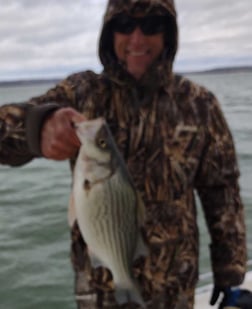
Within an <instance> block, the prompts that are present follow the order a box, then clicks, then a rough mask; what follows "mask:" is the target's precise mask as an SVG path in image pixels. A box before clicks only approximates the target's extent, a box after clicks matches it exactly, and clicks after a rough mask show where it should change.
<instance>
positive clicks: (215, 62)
mask: <svg viewBox="0 0 252 309" xmlns="http://www.w3.org/2000/svg"><path fill="white" fill-rule="evenodd" d="M106 3H107V1H106V0H75V1H71V0H8V1H6V0H0V8H1V9H0V42H1V43H0V81H3V80H16V79H32V78H64V77H66V76H67V75H69V74H71V73H73V72H78V71H83V70H86V69H91V70H94V71H96V72H99V71H100V70H101V69H102V67H101V65H100V62H99V58H98V55H97V46H98V45H97V44H98V40H99V33H100V30H101V25H102V18H103V14H104V11H105V8H106ZM175 3H176V8H177V13H178V25H179V50H178V53H177V56H176V59H175V64H174V69H175V71H177V72H188V71H195V70H196V71H198V70H204V69H211V68H216V67H226V66H240V65H252V1H251V0H239V1H237V0H222V1H220V0H175Z"/></svg>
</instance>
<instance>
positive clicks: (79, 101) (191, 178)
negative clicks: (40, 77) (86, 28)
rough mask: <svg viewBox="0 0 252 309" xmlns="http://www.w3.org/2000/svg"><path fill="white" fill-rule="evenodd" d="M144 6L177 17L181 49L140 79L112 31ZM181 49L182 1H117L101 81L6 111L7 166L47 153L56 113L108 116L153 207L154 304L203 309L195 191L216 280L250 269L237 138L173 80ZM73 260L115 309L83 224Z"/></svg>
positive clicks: (110, 12) (68, 83)
mask: <svg viewBox="0 0 252 309" xmlns="http://www.w3.org/2000/svg"><path fill="white" fill-rule="evenodd" d="M138 5H139V6H138ZM142 5H143V6H142ZM138 8H141V10H142V9H143V8H145V9H146V11H147V12H149V11H151V10H154V11H155V12H157V13H159V12H161V13H162V12H166V13H167V16H168V18H169V19H170V21H171V20H172V22H173V27H172V29H173V32H172V34H173V37H172V36H170V39H171V41H172V42H173V45H172V47H169V49H168V50H166V51H165V56H164V57H161V59H159V60H158V62H157V63H155V65H154V66H152V67H151V68H150V69H149V71H151V72H149V71H148V72H147V73H146V74H145V76H143V78H142V79H141V80H140V81H139V82H136V81H135V80H134V79H133V78H132V77H131V76H130V75H129V74H128V73H127V72H126V71H125V68H124V65H123V64H117V63H116V61H115V59H114V57H115V56H114V55H113V53H112V47H111V46H110V45H109V44H110V43H109V42H110V41H111V37H110V36H111V31H110V28H109V26H110V20H111V18H112V17H113V16H114V15H115V14H117V13H119V12H120V11H129V12H131V10H135V9H138ZM106 44H107V45H106ZM111 44H112V43H111ZM176 49H177V26H176V13H175V9H174V5H173V2H172V1H170V0H166V1H165V0H163V1H162V0H160V1H157V0H155V1H154V0H153V1H151V0H149V1H133V0H131V1H130V0H129V1H113V0H111V1H110V2H109V5H108V8H107V13H106V15H105V21H104V27H103V30H102V34H101V40H100V58H101V61H102V63H103V65H104V71H103V72H102V73H101V74H95V73H93V72H91V71H87V72H82V73H77V74H74V75H71V76H70V77H68V78H67V79H65V80H63V81H62V82H61V83H59V84H58V85H57V86H56V87H55V88H53V89H50V90H49V91H48V92H47V93H46V94H45V95H42V96H40V97H37V98H33V99H31V100H30V101H28V102H25V103H23V104H8V105H5V106H3V107H1V109H0V133H1V135H0V162H1V163H3V164H9V165H13V166H15V165H21V164H24V163H26V162H28V161H30V160H31V159H33V158H34V157H37V156H39V146H38V145H39V131H40V128H41V124H42V123H43V119H44V117H45V116H46V115H47V113H48V111H49V112H51V111H52V110H53V109H55V108H58V107H61V106H71V107H73V108H75V109H76V110H78V111H80V112H81V113H84V114H85V116H86V117H87V118H90V119H91V118H95V117H98V116H103V117H105V118H106V120H107V121H108V123H109V125H110V128H111V131H112V133H113V135H114V137H115V140H116V142H117V144H118V147H119V149H120V150H121V152H122V154H123V156H124V158H125V161H126V163H127V165H128V168H129V171H130V173H131V174H132V177H133V179H134V182H135V184H136V187H137V189H138V190H139V191H140V192H141V194H142V196H143V199H144V202H145V206H146V212H147V220H146V224H145V228H144V234H145V238H146V241H147V242H148V245H149V247H150V255H149V256H148V257H147V258H139V259H138V260H136V261H135V264H134V273H135V276H136V277H137V279H138V281H139V282H140V285H141V287H142V289H143V296H144V298H145V299H146V301H151V304H152V306H154V305H155V306H156V307H157V308H159V306H160V308H163V307H162V306H161V305H160V303H161V299H164V301H163V306H164V308H174V306H175V304H178V299H179V301H180V302H181V303H185V304H187V305H184V307H183V306H182V307H181V308H192V306H193V293H194V288H195V284H196V282H197V279H198V254H199V244H198V228H197V223H196V207H195V197H194V190H197V192H198V194H199V197H200V199H201V202H202V207H203V210H204V213H205V217H206V222H207V225H208V228H209V232H210V236H211V244H210V254H211V261H212V269H213V273H214V280H215V282H216V283H217V284H218V285H220V286H233V285H238V284H240V283H241V282H242V281H243V278H244V274H245V271H246V239H245V225H244V213H243V206H242V202H241V199H240V195H239V186H238V177H239V171H238V166H237V160H236V154H235V150H234V145H233V140H232V136H231V133H230V130H229V128H228V126H227V123H226V121H225V119H224V117H223V114H222V111H221V109H220V106H219V103H218V101H217V99H216V98H215V96H214V95H213V94H212V93H211V92H209V91H208V90H207V89H205V88H204V87H201V86H199V85H196V84H195V83H192V82H191V81H190V80H188V79H186V78H184V77H182V76H178V75H175V74H173V73H172V62H173V58H174V56H175V53H176ZM150 73H151V74H150ZM34 119H35V120H34ZM34 144H36V145H35V146H34ZM72 165H74V159H73V160H72ZM72 261H73V265H74V269H75V271H76V293H77V294H78V295H80V294H83V295H84V294H85V295H89V293H93V292H94V294H93V295H94V297H95V298H96V300H97V302H98V305H99V306H101V305H102V304H103V306H104V307H105V306H106V304H108V305H107V306H108V307H110V308H112V305H111V302H113V295H112V294H111V293H110V291H111V290H112V278H111V274H110V273H109V272H108V271H107V270H105V269H101V268H99V269H96V270H94V269H91V268H90V263H89V258H88V253H87V249H86V246H85V242H84V241H83V239H82V238H81V236H80V233H79V230H78V226H77V224H75V225H74V226H73V228H72ZM90 295H91V294H90ZM162 297H163V298H162ZM80 299H81V297H80ZM83 299H85V297H84V298H83ZM83 301H84V300H83ZM158 304H159V305H158ZM80 308H82V307H81V306H80ZM83 308H86V307H85V305H83ZM176 308H179V307H176Z"/></svg>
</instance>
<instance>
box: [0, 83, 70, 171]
mask: <svg viewBox="0 0 252 309" xmlns="http://www.w3.org/2000/svg"><path fill="white" fill-rule="evenodd" d="M74 95H75V92H74V86H73V82H72V80H71V78H70V79H66V80H64V81H62V82H61V83H59V84H58V85H57V86H56V87H54V88H52V89H50V90H49V91H48V92H47V93H46V94H44V95H41V96H39V97H35V98H32V99H30V100H29V101H27V102H24V103H20V104H6V105H3V106H1V107H0V163H1V164H8V165H11V166H19V165H22V164H25V163H27V162H29V161H30V160H32V159H33V158H34V157H37V156H40V154H39V151H34V149H36V148H38V144H39V134H40V129H41V125H42V123H43V120H44V119H45V117H46V116H47V115H48V114H49V113H50V112H52V111H54V110H55V109H56V108H60V107H61V106H74V102H75V97H74ZM36 143H37V145H35V147H34V144H36Z"/></svg>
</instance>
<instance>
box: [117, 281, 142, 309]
mask: <svg viewBox="0 0 252 309" xmlns="http://www.w3.org/2000/svg"><path fill="white" fill-rule="evenodd" d="M115 298H116V301H117V303H118V304H119V305H122V304H124V303H128V302H133V303H137V304H139V305H140V306H141V307H142V308H144V309H145V308H146V305H145V303H144V300H143V298H142V296H141V294H140V292H139V289H138V287H137V285H136V284H131V286H130V287H129V288H120V287H119V286H116V290H115Z"/></svg>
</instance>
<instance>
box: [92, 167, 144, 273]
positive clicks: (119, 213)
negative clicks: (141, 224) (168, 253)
mask: <svg viewBox="0 0 252 309" xmlns="http://www.w3.org/2000/svg"><path fill="white" fill-rule="evenodd" d="M90 207H91V208H92V210H91V211H90V218H89V219H90V229H91V230H92V231H90V232H92V233H94V235H95V238H96V240H97V242H96V247H98V246H99V247H100V248H99V249H100V250H102V251H103V254H106V255H107V259H108V260H109V261H110V264H113V267H115V268H116V269H118V271H119V272H120V276H122V275H123V273H124V275H126V276H129V275H130V273H131V271H130V263H131V261H132V259H133V256H134V252H135V249H136V244H137V238H138V237H137V234H138V226H137V217H136V213H137V209H136V193H135V191H134V189H133V188H132V186H131V185H130V184H129V183H127V182H125V179H124V178H123V177H122V175H121V173H120V172H117V173H116V174H115V175H113V177H111V178H109V179H108V180H107V181H105V182H104V183H103V190H102V191H101V192H99V195H98V194H97V203H95V204H94V205H90ZM87 241H88V240H87ZM89 245H90V248H91V250H92V244H89ZM103 254H101V255H100V256H101V257H102V256H103ZM106 266H107V267H109V266H111V265H106ZM118 275H119V274H118Z"/></svg>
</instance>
